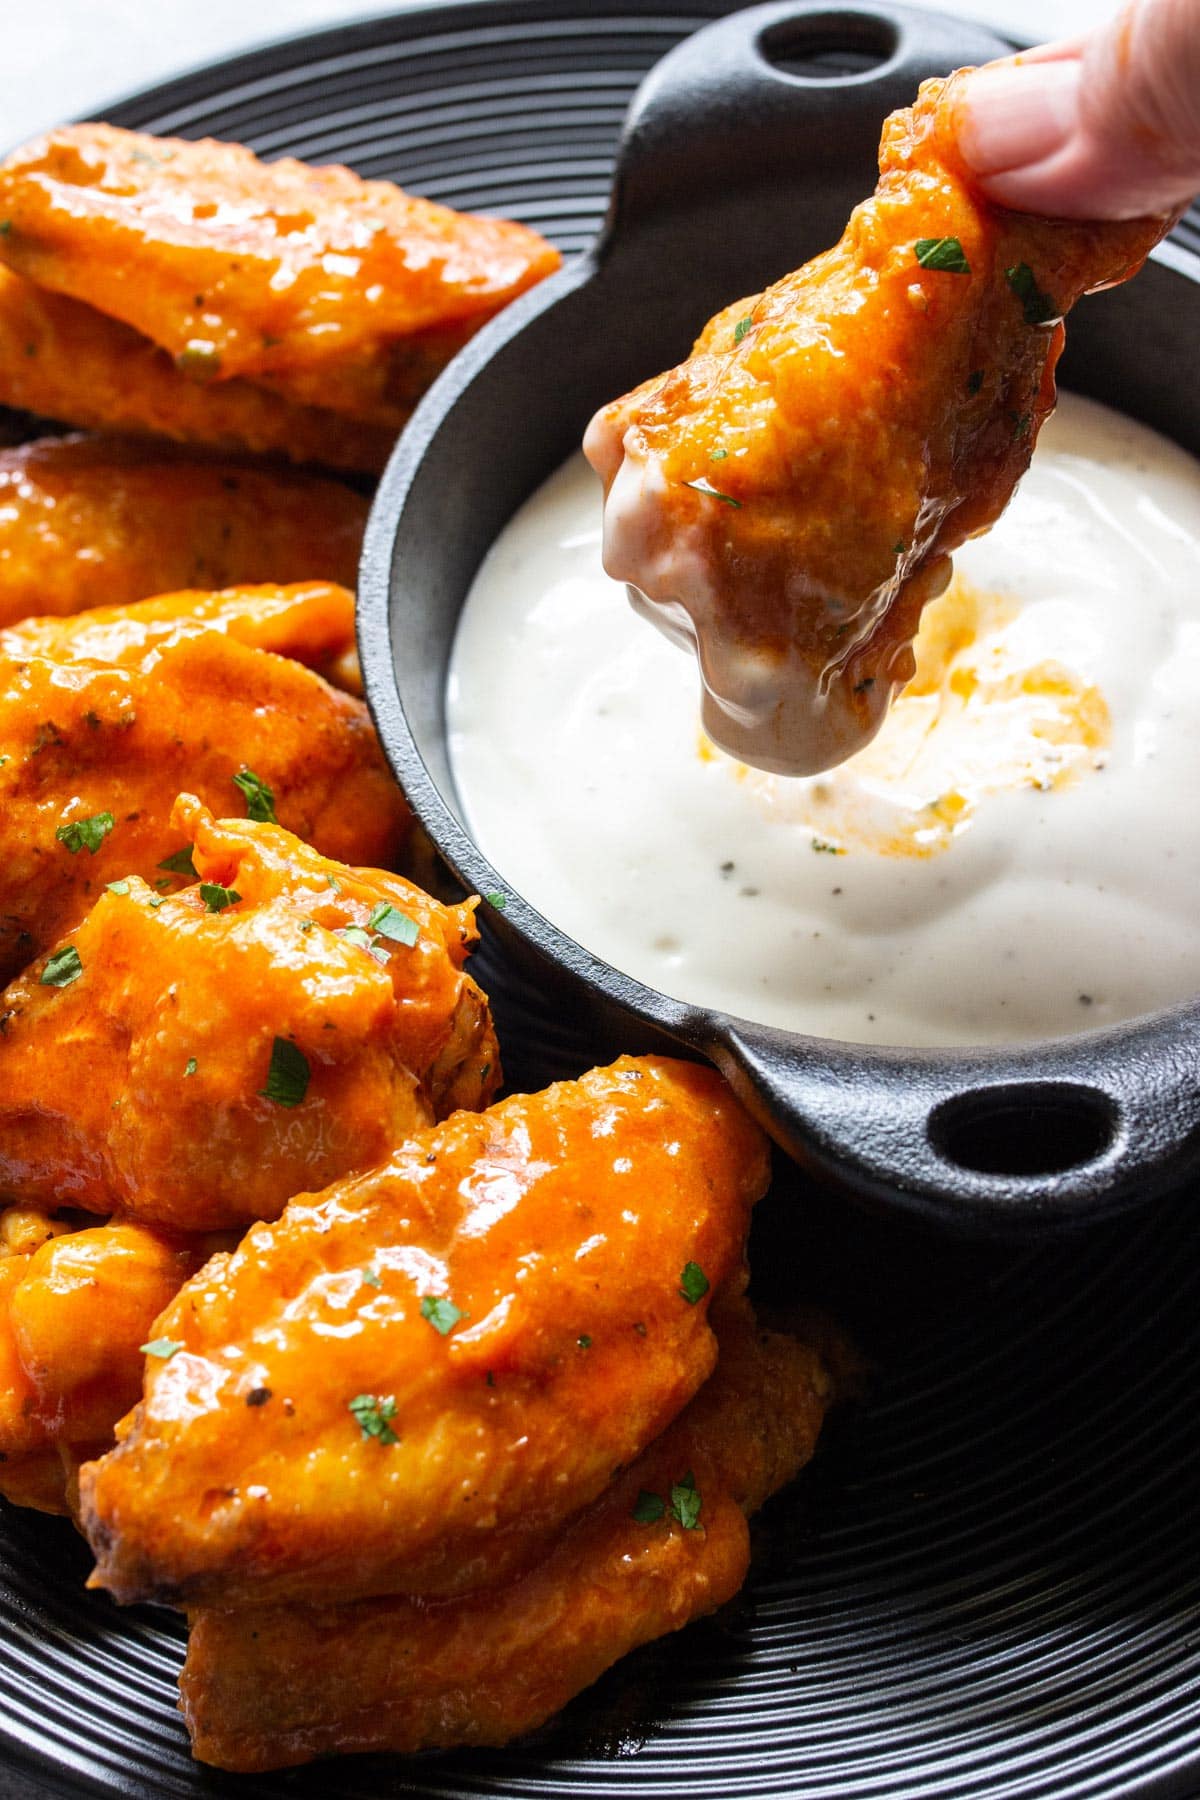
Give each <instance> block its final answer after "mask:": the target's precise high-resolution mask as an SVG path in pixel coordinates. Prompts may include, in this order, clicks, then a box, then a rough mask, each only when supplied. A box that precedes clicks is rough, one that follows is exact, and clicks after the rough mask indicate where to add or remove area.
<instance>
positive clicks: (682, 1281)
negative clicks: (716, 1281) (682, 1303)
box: [679, 1262, 712, 1306]
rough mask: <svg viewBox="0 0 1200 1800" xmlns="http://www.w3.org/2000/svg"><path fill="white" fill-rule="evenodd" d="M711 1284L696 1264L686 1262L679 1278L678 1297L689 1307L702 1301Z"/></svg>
mask: <svg viewBox="0 0 1200 1800" xmlns="http://www.w3.org/2000/svg"><path fill="white" fill-rule="evenodd" d="M711 1285H712V1283H711V1282H710V1281H709V1279H708V1276H707V1275H706V1274H705V1273H704V1270H703V1269H702V1268H701V1267H700V1264H699V1263H698V1262H686V1263H684V1265H683V1269H682V1271H681V1272H680V1276H679V1295H680V1298H681V1299H682V1300H686V1301H687V1303H688V1305H689V1306H695V1304H696V1302H697V1301H698V1300H703V1298H704V1296H705V1294H707V1292H708V1290H709V1288H710V1287H711Z"/></svg>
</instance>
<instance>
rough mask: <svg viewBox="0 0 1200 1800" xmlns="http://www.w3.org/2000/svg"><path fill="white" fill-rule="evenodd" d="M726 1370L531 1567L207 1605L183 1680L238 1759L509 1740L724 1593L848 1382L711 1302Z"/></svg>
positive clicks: (281, 1762)
mask: <svg viewBox="0 0 1200 1800" xmlns="http://www.w3.org/2000/svg"><path fill="white" fill-rule="evenodd" d="M713 1324H714V1327H715V1329H716V1333H717V1340H718V1344H719V1347H720V1357H719V1361H718V1363H717V1367H716V1371H715V1373H714V1374H713V1375H712V1376H711V1377H710V1379H709V1380H708V1381H707V1382H706V1383H705V1385H704V1386H703V1387H702V1388H701V1389H700V1392H699V1393H698V1394H697V1395H696V1397H695V1399H694V1400H693V1401H692V1402H691V1405H690V1406H689V1407H688V1408H687V1409H686V1410H685V1411H684V1413H683V1414H682V1415H681V1417H680V1418H679V1419H677V1420H676V1421H675V1423H674V1424H673V1425H671V1426H670V1427H669V1428H668V1429H667V1431H666V1432H665V1433H664V1434H663V1436H662V1437H660V1438H659V1439H658V1440H657V1441H656V1442H655V1443H653V1444H651V1445H650V1447H649V1448H648V1449H646V1450H644V1451H643V1452H642V1454H641V1455H640V1456H639V1457H638V1458H637V1459H636V1461H635V1462H634V1463H633V1464H632V1465H631V1466H630V1467H629V1468H628V1469H626V1470H625V1471H624V1472H623V1473H620V1474H618V1476H617V1477H616V1479H615V1480H614V1481H613V1483H612V1485H611V1486H610V1487H608V1488H606V1489H605V1491H604V1493H603V1494H601V1496H600V1497H599V1499H597V1500H596V1501H594V1502H593V1504H592V1505H591V1506H590V1507H589V1508H588V1509H587V1510H586V1511H585V1512H584V1513H582V1514H581V1515H580V1516H579V1517H578V1518H576V1519H575V1520H573V1521H571V1522H570V1523H569V1524H568V1525H567V1526H566V1528H565V1529H564V1530H563V1531H562V1533H561V1534H560V1535H559V1537H558V1538H557V1539H556V1541H555V1543H554V1546H553V1548H552V1549H551V1550H550V1551H549V1553H548V1554H547V1555H546V1556H545V1557H544V1558H543V1560H542V1561H541V1562H540V1563H539V1564H538V1565H537V1567H536V1568H534V1569H531V1570H529V1571H528V1572H527V1573H525V1574H522V1575H520V1576H518V1577H517V1578H516V1580H514V1581H512V1582H509V1583H507V1584H505V1585H504V1586H502V1587H499V1588H493V1589H490V1590H488V1591H485V1592H482V1593H476V1594H468V1595H465V1596H463V1597H462V1598H460V1599H455V1600H448V1601H441V1602H433V1603H429V1602H423V1601H420V1600H413V1599H409V1598H406V1597H402V1596H393V1597H389V1598H386V1599H378V1600H368V1601H363V1602H361V1603H359V1604H358V1605H355V1606H325V1607H304V1606H275V1607H265V1608H251V1609H249V1610H247V1611H227V1612H221V1611H214V1610H211V1609H204V1610H201V1611H200V1612H199V1613H198V1614H197V1615H196V1616H195V1618H194V1619H193V1622H192V1633H191V1639H190V1642H189V1646H188V1658H187V1663H186V1665H185V1668H184V1671H183V1677H182V1681H181V1684H180V1685H181V1690H182V1697H183V1711H184V1716H185V1718H186V1720H187V1723H188V1728H189V1730H190V1731H191V1733H192V1739H193V1748H194V1750H195V1753H196V1755H197V1756H198V1757H199V1758H200V1760H201V1761H202V1762H208V1763H215V1764H216V1765H217V1766H218V1767H220V1768H224V1769H234V1770H239V1771H253V1770H264V1769H274V1768H280V1767H284V1766H287V1765H289V1764H293V1763H299V1762H304V1761H307V1760H308V1759H309V1758H310V1757H313V1756H322V1755H328V1754H330V1753H332V1752H334V1751H355V1750H391V1751H401V1752H411V1751H416V1750H426V1749H433V1748H444V1747H448V1746H450V1745H463V1744H504V1743H507V1742H508V1740H509V1739H510V1738H513V1737H516V1736H518V1735H519V1734H520V1733H521V1732H524V1731H529V1730H531V1729H532V1728H533V1727H534V1726H536V1725H540V1724H541V1723H542V1722H543V1721H544V1720H545V1719H547V1718H549V1717H550V1715H551V1714H552V1713H555V1712H557V1711H558V1709H559V1708H560V1707H562V1706H564V1705H565V1704H566V1702H567V1701H568V1700H569V1699H571V1697H572V1696H573V1695H575V1694H577V1693H578V1692H579V1691H580V1690H581V1689H582V1688H585V1687H587V1686H589V1685H590V1683H591V1682H593V1681H595V1680H596V1678H597V1676H599V1675H600V1674H601V1673H602V1672H603V1671H604V1670H605V1669H606V1668H608V1667H609V1665H610V1664H611V1663H613V1662H615V1661H616V1660H617V1658H618V1657H620V1656H623V1655H625V1654H626V1652H627V1651H629V1650H632V1649H633V1648H634V1647H635V1646H636V1645H638V1644H643V1643H646V1642H647V1641H648V1640H649V1639H651V1638H655V1637H661V1636H662V1635H663V1634H664V1633H666V1632H670V1631H676V1630H678V1629H679V1628H680V1627H681V1626H683V1625H686V1624H687V1623H688V1621H689V1620H691V1619H694V1618H697V1617H699V1616H700V1615H701V1614H703V1613H707V1612H711V1611H712V1610H713V1609H714V1608H715V1607H717V1606H720V1605H721V1604H722V1603H723V1602H724V1601H726V1600H728V1599H730V1598H731V1597H732V1595H733V1594H735V1593H736V1592H737V1590H738V1588H739V1587H740V1586H741V1584H742V1582H743V1580H744V1579H745V1575H746V1571H747V1568H748V1565H749V1556H750V1550H749V1533H748V1531H747V1527H746V1515H747V1514H748V1513H752V1512H754V1511H755V1510H756V1509H757V1508H758V1507H759V1506H760V1505H761V1504H762V1502H763V1501H764V1500H765V1499H766V1497H767V1496H768V1494H770V1493H772V1492H774V1490H775V1489H777V1488H779V1487H782V1486H783V1485H784V1483H785V1482H788V1481H790V1480H791V1479H792V1478H793V1476H794V1475H796V1474H797V1473H798V1471H799V1470H800V1468H801V1467H802V1466H803V1465H804V1464H805V1463H806V1462H807V1461H808V1460H809V1458H810V1456H811V1455H812V1452H813V1449H814V1447H815V1445H816V1440H817V1434H818V1432H819V1430H820V1428H821V1423H822V1420H823V1418H824V1415H825V1412H826V1410H827V1407H828V1405H829V1403H830V1400H831V1399H832V1397H833V1395H834V1382H833V1380H832V1378H831V1374H830V1371H829V1370H828V1369H827V1367H826V1366H825V1364H824V1362H823V1360H822V1358H821V1356H820V1355H819V1353H818V1352H817V1351H815V1350H814V1349H811V1348H809V1347H808V1346H806V1345H804V1344H802V1343H797V1342H796V1341H795V1340H794V1339H793V1338H790V1337H784V1336H779V1335H775V1334H770V1333H762V1334H760V1333H758V1332H757V1331H756V1330H755V1327H754V1320H753V1315H752V1313H751V1312H750V1308H749V1306H748V1305H747V1304H746V1302H745V1301H742V1300H739V1301H738V1302H736V1303H735V1304H733V1305H731V1304H729V1303H726V1304H724V1305H722V1306H720V1307H714V1309H713Z"/></svg>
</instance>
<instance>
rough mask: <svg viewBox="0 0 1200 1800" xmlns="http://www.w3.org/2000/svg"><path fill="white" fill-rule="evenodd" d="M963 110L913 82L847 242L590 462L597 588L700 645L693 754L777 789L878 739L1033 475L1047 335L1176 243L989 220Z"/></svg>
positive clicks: (663, 390) (647, 405) (721, 331)
mask: <svg viewBox="0 0 1200 1800" xmlns="http://www.w3.org/2000/svg"><path fill="white" fill-rule="evenodd" d="M956 105H957V87H956V78H955V77H951V78H950V79H949V80H948V81H929V82H926V83H924V85H923V86H922V88H921V91H920V94H919V96H918V99H917V101H916V104H915V105H914V106H913V107H911V108H910V109H907V110H905V111H903V112H898V113H894V114H893V115H892V116H891V118H889V119H888V121H887V123H886V124H885V126H884V130H883V139H882V143H881V146H880V157H879V167H880V180H879V185H878V187H877V189H876V191H875V194H874V196H873V197H872V198H871V199H870V200H868V201H866V202H865V203H864V204H863V205H861V206H859V207H858V208H857V209H856V210H855V212H854V213H853V215H852V216H851V219H850V223H849V225H848V226H847V228H846V232H845V235H844V236H843V238H842V240H841V242H840V243H839V244H837V245H836V246H835V247H834V248H833V249H832V250H829V251H826V252H825V254H824V255H822V256H818V257H816V258H815V259H814V261H812V262H810V263H808V264H807V265H806V266H805V267H804V268H802V269H800V270H798V271H797V272H796V273H795V274H792V275H788V276H785V277H784V279H783V280H782V281H779V282H777V283H776V284H775V286H774V287H771V288H768V289H767V291H766V292H765V293H763V294H759V295H755V296H752V297H751V298H750V299H748V300H742V301H739V302H738V303H737V304H736V305H734V306H731V307H729V308H727V310H726V311H724V312H722V313H720V314H718V315H717V317H716V318H714V319H713V320H712V321H711V322H710V323H709V324H708V326H706V328H705V330H704V331H703V332H702V334H701V336H700V338H699V339H698V341H697V343H696V346H695V349H694V351H693V353H692V356H691V357H690V359H689V360H688V361H687V362H685V363H682V364H681V365H680V366H679V367H678V368H676V369H673V370H671V371H670V372H669V373H668V374H666V375H662V376H659V377H657V378H656V379H654V380H652V381H649V382H647V383H645V384H644V385H643V386H642V387H640V388H638V389H636V390H635V391H634V392H633V393H631V394H628V395H626V396H625V398H624V399H622V400H618V401H615V402H614V403H613V404H612V405H610V406H608V407H606V408H604V409H603V410H602V411H601V412H600V413H598V414H597V415H596V418H595V419H594V420H593V421H592V424H591V426H590V427H589V431H588V435H587V439H586V442H585V449H586V450H587V453H588V456H589V458H590V460H591V462H592V464H593V466H594V467H595V469H596V470H597V472H598V473H599V474H600V475H601V477H602V479H603V481H604V485H605V490H606V503H605V547H604V548H605V567H606V568H607V570H608V572H609V574H610V575H613V576H615V577H616V578H617V579H618V580H620V581H625V582H628V583H630V584H631V590H636V591H631V598H633V600H634V603H635V605H637V606H638V608H639V610H640V611H642V612H644V613H645V615H646V616H647V617H649V618H651V619H653V620H654V622H655V623H656V624H659V625H660V626H661V628H662V629H663V630H665V631H666V632H667V633H668V635H670V636H671V637H673V638H675V639H676V640H677V641H680V642H682V643H684V644H685V645H689V646H694V647H695V649H696V652H697V655H698V658H699V663H700V669H701V673H702V679H703V688H704V691H703V701H702V708H703V717H704V725H705V728H706V730H707V731H708V732H709V734H710V736H711V737H713V738H714V739H715V740H716V742H717V743H719V744H720V745H722V747H723V748H725V749H726V750H728V751H730V752H731V753H732V754H733V755H735V756H737V757H739V758H740V759H742V760H744V761H746V762H752V763H756V764H758V765H759V766H760V767H762V768H765V769H771V770H775V771H778V772H780V773H783V774H787V775H800V774H807V773H811V772H812V771H814V770H818V769H823V768H827V767H830V766H831V765H832V764H834V763H837V762H840V761H842V760H843V759H844V758H846V757H848V756H849V755H851V754H852V752H854V751H855V750H858V749H860V748H861V747H862V746H863V745H864V744H865V743H866V742H867V741H868V740H869V739H870V738H871V737H872V736H873V735H874V733H875V732H876V731H877V730H878V728H879V726H880V724H881V723H882V721H883V718H884V716H885V714H886V711H887V707H888V705H889V703H890V701H891V699H892V697H893V695H894V694H895V692H896V691H897V690H898V689H899V688H901V687H903V685H904V684H905V682H906V681H907V680H908V679H909V677H910V676H911V675H912V673H913V667H914V664H913V653H912V648H911V641H912V638H913V635H914V633H915V631H916V628H917V623H918V620H919V618H920V613H921V608H922V606H923V605H924V604H925V602H926V601H927V600H928V599H930V598H932V597H933V595H934V594H935V593H937V592H939V591H940V589H941V588H942V587H943V586H944V585H945V581H946V579H947V577H948V573H949V561H948V555H947V553H948V552H949V551H951V550H953V549H954V548H955V547H956V546H957V545H959V544H961V543H962V542H963V540H964V539H965V538H968V537H970V536H972V535H974V534H976V533H978V532H981V531H984V530H986V529H987V527H988V526H989V525H990V524H992V522H993V521H994V520H995V519H996V518H997V516H998V515H999V513H1000V512H1001V511H1002V510H1003V508H1004V506H1005V505H1006V504H1007V502H1008V499H1009V497H1010V495H1011V494H1012V491H1013V488H1014V486H1015V485H1016V482H1017V481H1018V479H1019V478H1020V476H1021V475H1022V473H1023V472H1024V470H1025V469H1026V467H1027V466H1028V463H1029V458H1030V455H1031V454H1032V451H1033V446H1034V444H1035V442H1036V440H1037V435H1038V430H1039V427H1040V426H1041V424H1042V421H1043V420H1044V419H1045V417H1046V415H1047V414H1048V413H1049V411H1050V410H1051V408H1052V406H1053V403H1054V367H1055V364H1056V362H1057V361H1058V357H1059V354H1060V352H1061V350H1062V346H1063V326H1062V315H1063V314H1064V313H1066V312H1067V311H1068V310H1069V309H1070V308H1071V307H1072V306H1073V305H1074V304H1075V302H1076V300H1077V299H1079V297H1080V296H1081V295H1082V294H1085V293H1088V292H1090V291H1092V290H1093V289H1095V288H1099V287H1104V286H1109V285H1111V284H1113V283H1115V282H1118V281H1122V280H1124V279H1125V278H1126V277H1127V276H1129V275H1131V274H1132V273H1134V272H1135V271H1136V270H1137V269H1138V268H1139V267H1140V265H1141V263H1142V261H1143V260H1144V259H1145V257H1146V255H1147V254H1148V252H1149V251H1150V249H1151V247H1152V246H1153V245H1154V243H1155V242H1156V241H1157V239H1158V238H1159V237H1161V236H1162V234H1163V232H1164V230H1165V229H1166V227H1167V225H1168V224H1169V220H1167V219H1163V218H1155V219H1141V220H1137V219H1135V220H1131V221H1123V222H1121V223H1115V224H1113V223H1106V224H1089V223H1086V222H1080V221H1077V220H1061V219H1054V220H1051V219H1039V218H1031V217H1029V216H1028V215H1026V214H1023V213H1014V212H1007V211H1004V210H1003V209H1001V208H999V207H996V206H992V205H990V204H989V203H987V202H986V201H984V200H983V199H982V198H981V197H980V196H979V195H978V194H976V193H975V192H973V190H972V188H971V186H970V184H969V182H968V180H967V176H966V172H965V170H964V169H963V167H962V166H961V164H960V163H959V161H958V158H957V154H956V150H955V132H954V115H955V109H956Z"/></svg>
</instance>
